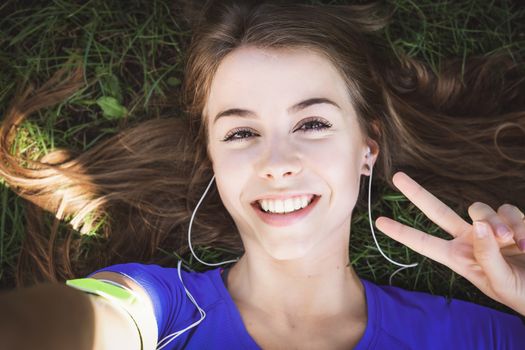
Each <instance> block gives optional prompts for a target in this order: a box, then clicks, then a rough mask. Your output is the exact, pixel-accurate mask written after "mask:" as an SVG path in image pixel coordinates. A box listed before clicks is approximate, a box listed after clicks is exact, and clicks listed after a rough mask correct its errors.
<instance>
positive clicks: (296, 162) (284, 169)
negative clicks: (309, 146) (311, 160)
mask: <svg viewBox="0 0 525 350" xmlns="http://www.w3.org/2000/svg"><path fill="white" fill-rule="evenodd" d="M301 170H302V162H301V157H300V156H299V154H298V152H297V150H295V149H294V148H293V147H291V146H290V145H284V144H283V143H281V144H280V145H277V144H275V143H274V144H273V145H270V146H269V149H268V150H266V151H265V152H264V154H263V155H262V157H261V160H260V162H259V174H260V176H261V177H263V178H265V179H280V178H284V177H285V176H295V175H297V174H298V173H299V172H301Z"/></svg>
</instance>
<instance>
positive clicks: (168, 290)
mask: <svg viewBox="0 0 525 350" xmlns="http://www.w3.org/2000/svg"><path fill="white" fill-rule="evenodd" d="M373 10H374V9H373V8H372V7H369V6H364V7H359V6H315V7H314V6H306V5H299V4H287V5H283V4H273V3H265V2H262V3H261V2H253V3H252V2H246V1H238V2H233V1H228V2H224V1H219V2H214V3H211V5H209V6H206V7H205V10H204V12H203V13H202V20H201V21H199V22H197V23H196V26H195V28H194V30H195V32H194V37H193V39H192V44H191V46H190V49H189V56H188V61H187V69H186V77H185V89H184V92H185V93H184V101H185V103H186V105H187V107H188V109H187V111H186V113H187V115H188V119H187V120H185V121H184V123H182V122H180V121H174V120H156V121H151V122H146V123H144V124H143V125H139V126H137V127H135V128H134V129H132V130H129V131H125V132H123V133H122V134H121V135H118V137H115V138H113V139H111V140H109V141H107V142H105V143H103V144H101V145H100V146H97V147H94V148H93V149H91V150H89V151H88V152H86V154H83V155H80V156H79V157H77V158H75V159H70V158H71V156H69V155H67V154H65V153H60V152H56V153H54V154H52V155H51V156H48V157H47V158H46V159H45V160H43V161H42V162H40V163H39V165H40V168H39V169H37V170H33V171H32V172H29V171H28V170H27V169H23V168H22V167H21V166H20V165H18V163H17V161H16V159H15V158H9V157H10V156H9V155H8V152H7V151H8V150H9V148H8V146H9V145H10V143H9V142H10V140H11V139H12V138H11V136H12V135H11V128H10V127H8V126H12V125H16V124H17V123H19V122H20V120H22V119H23V117H24V116H25V115H26V114H28V113H29V112H31V111H33V110H34V108H33V107H34V106H38V107H41V106H43V105H46V104H49V103H51V101H56V100H59V99H60V98H63V97H64V96H66V95H67V94H68V93H70V92H71V91H72V90H73V89H74V88H75V86H74V84H73V85H68V84H69V81H70V80H67V79H65V80H64V81H62V82H61V83H59V82H58V81H54V82H53V83H50V84H49V85H48V86H46V87H44V89H43V90H41V91H40V93H37V94H36V95H35V96H33V97H29V95H26V96H23V97H22V98H21V99H20V100H19V102H18V103H17V104H15V107H16V108H15V107H14V108H12V109H11V111H10V113H8V115H7V117H6V120H5V121H4V128H3V130H2V135H1V136H2V147H3V150H4V154H5V157H4V162H3V164H2V175H3V176H4V177H5V178H6V179H7V181H8V182H9V183H11V184H13V185H17V186H19V187H18V189H19V193H20V194H21V195H22V196H24V197H25V198H28V199H30V200H31V201H32V202H33V203H38V204H39V205H40V206H41V207H43V208H45V209H47V210H51V211H53V212H56V213H57V218H58V219H60V218H63V217H66V216H67V215H74V219H73V223H74V226H75V229H78V230H80V231H81V232H82V230H83V229H84V230H85V228H84V227H81V226H82V225H81V224H82V223H84V221H83V220H84V219H85V217H86V215H87V213H88V212H94V213H96V214H99V215H101V213H102V210H101V208H102V207H103V205H106V206H107V207H108V208H110V209H113V212H112V210H107V211H108V212H109V213H110V214H112V213H115V214H117V213H119V211H117V208H122V207H121V206H122V205H123V204H124V203H125V204H127V205H128V206H130V207H131V208H132V210H136V211H135V213H140V214H141V215H142V214H144V215H143V216H140V218H136V220H143V221H142V226H139V227H140V229H137V230H133V231H131V232H128V235H127V236H124V230H123V229H120V232H122V235H123V236H122V237H123V241H122V243H121V242H119V241H118V240H117V241H111V240H110V242H112V243H113V244H114V246H115V247H117V248H118V249H121V250H120V251H126V249H124V248H123V244H124V242H125V241H124V240H127V243H128V245H129V246H130V248H129V249H130V250H133V249H134V250H140V249H146V250H147V249H148V248H149V247H157V246H158V245H159V244H161V243H162V244H164V243H172V244H173V242H176V243H177V244H179V245H180V246H183V244H185V243H184V241H183V239H184V240H186V239H187V243H186V244H187V246H188V248H189V249H191V250H192V252H193V249H192V244H193V245H202V244H210V243H213V244H217V245H220V246H223V247H229V248H236V249H237V250H239V251H240V252H242V254H240V257H239V258H238V259H237V260H235V261H233V262H234V264H233V265H231V267H229V268H227V269H223V268H219V267H215V268H214V269H211V270H209V271H206V272H203V273H196V272H187V271H184V270H182V269H181V265H180V262H179V265H178V267H177V268H175V267H161V266H159V265H155V264H138V263H128V264H116V265H111V266H108V267H105V268H103V269H100V270H98V271H96V272H94V273H92V274H90V276H89V277H90V278H93V279H94V280H73V281H70V282H69V284H70V285H71V286H72V287H76V289H81V290H84V291H87V292H91V293H90V294H84V293H80V292H78V291H76V290H74V289H72V288H69V287H64V286H60V285H58V284H57V285H52V286H47V287H45V288H44V287H40V290H39V287H36V288H34V289H33V290H31V291H26V292H25V294H24V293H22V292H20V293H11V294H10V295H5V296H4V298H2V299H0V302H1V303H3V305H2V309H3V310H6V312H5V313H4V316H3V320H4V324H3V326H2V327H0V329H2V330H3V331H4V334H5V335H6V337H5V338H4V339H7V340H6V342H8V341H9V339H11V341H13V344H18V345H20V344H21V342H23V341H26V342H30V341H31V340H30V339H24V340H23V341H22V340H21V339H22V337H21V336H20V335H21V334H22V333H21V331H20V330H19V329H18V328H17V327H16V326H13V325H12V324H10V323H8V322H7V320H8V319H10V318H9V317H12V318H11V319H19V320H23V319H26V318H27V319H36V318H38V317H39V316H38V315H35V314H40V315H43V314H44V313H46V312H53V314H54V315H56V316H55V317H54V318H53V319H54V320H56V322H55V323H52V322H48V321H47V323H46V322H41V323H38V322H37V321H34V324H35V325H36V324H38V327H37V326H34V329H35V332H36V329H39V330H40V331H41V332H42V334H40V337H39V338H35V339H38V341H39V342H38V344H39V346H40V347H42V344H48V343H47V342H49V344H52V345H49V346H50V347H55V348H57V347H59V346H63V347H65V348H67V347H71V346H74V347H76V348H81V347H83V348H141V347H142V348H146V349H149V348H155V347H157V348H158V349H161V348H163V349H177V348H190V349H191V348H193V349H201V348H228V349H232V348H247V349H256V348H265V349H266V348H268V349H274V348H283V347H286V348H312V349H314V348H315V349H349V348H355V349H443V348H454V349H518V348H522V347H523V346H524V344H525V325H524V324H523V322H522V321H521V320H520V319H519V318H518V317H516V316H512V315H508V314H505V313H502V312H499V311H495V310H491V309H488V308H486V307H482V306H479V305H475V304H472V303H468V302H463V301H460V300H446V299H445V298H443V297H438V296H432V295H427V294H424V293H419V292H410V291H406V290H402V289H399V288H395V287H386V286H378V285H375V284H373V283H371V282H369V281H367V280H364V279H362V278H359V276H357V274H356V273H355V271H354V269H353V267H352V265H351V264H350V262H349V244H350V237H351V235H352V233H351V232H350V227H351V220H352V214H353V211H354V209H355V207H356V204H358V198H359V197H360V192H361V191H360V189H361V188H362V187H363V184H365V179H363V178H362V176H365V177H370V180H369V181H371V176H372V174H373V173H374V172H375V173H376V174H377V176H378V177H379V178H381V179H383V180H384V181H386V182H387V183H389V184H391V185H392V186H395V188H397V189H398V190H400V191H401V192H402V193H403V194H405V195H406V197H407V198H408V199H409V200H411V201H412V202H413V203H414V204H415V205H416V206H417V207H418V208H420V209H421V210H422V211H423V212H424V213H425V214H426V215H427V216H428V217H429V218H430V219H431V220H432V221H434V222H435V223H436V224H437V225H439V226H440V227H441V228H442V229H443V230H445V231H446V232H448V233H449V234H450V235H451V236H452V239H451V240H442V239H439V238H436V237H434V236H431V235H429V234H426V233H424V232H421V231H419V230H416V229H414V228H411V227H408V226H406V225H403V224H401V223H398V222H396V221H394V220H391V219H389V218H387V217H380V218H378V219H377V220H375V222H374V223H375V224H376V227H377V228H378V229H380V230H381V231H382V232H384V233H386V234H387V235H389V236H390V237H392V238H394V239H396V240H398V241H400V242H402V243H404V244H406V245H407V246H409V247H410V248H412V249H414V250H416V251H418V252H420V253H421V254H424V255H426V256H428V257H430V258H432V259H434V260H436V261H438V262H440V263H443V264H445V265H447V266H448V267H450V268H451V269H452V270H454V271H456V272H457V273H459V274H461V275H462V276H464V277H465V278H467V279H468V280H469V281H471V282H472V283H473V284H474V285H476V286H477V287H478V288H479V289H480V290H481V291H483V292H484V293H485V294H486V295H488V296H490V297H491V298H493V299H495V300H497V301H499V302H501V303H503V304H505V305H507V306H508V307H510V308H512V309H514V310H515V311H516V312H518V313H520V314H522V315H525V253H524V251H525V220H524V214H523V207H524V206H525V202H524V196H523V194H524V193H525V191H524V186H525V184H524V181H523V161H521V162H520V161H519V160H516V159H515V156H516V155H519V154H522V153H523V148H521V149H516V147H515V145H519V142H514V143H512V141H515V140H518V137H519V136H516V135H515V134H507V136H506V138H505V140H504V141H506V143H505V144H507V145H509V144H510V145H511V146H509V147H507V148H505V149H504V151H505V152H502V154H505V156H502V155H501V154H498V153H497V152H496V149H497V150H498V151H500V148H498V143H497V142H496V144H495V145H494V146H493V145H492V144H491V143H489V145H488V146H487V143H486V142H485V140H486V139H487V137H489V135H490V136H492V135H494V133H496V136H497V135H498V133H500V132H501V130H502V129H501V127H502V125H503V124H504V123H506V124H505V125H511V126H512V125H514V126H518V127H523V126H525V114H524V111H523V107H525V106H524V105H523V92H524V90H523V88H524V82H523V80H524V79H523V76H520V75H517V74H518V73H517V72H518V70H517V67H516V66H514V65H512V64H510V63H509V62H508V61H507V60H505V59H503V58H499V57H496V58H484V59H478V60H477V61H472V62H470V64H469V65H467V71H466V73H465V85H464V86H462V85H461V84H460V83H459V80H457V79H458V78H457V77H456V76H455V75H454V74H452V73H451V72H456V73H457V72H458V70H456V71H454V69H457V67H456V68H454V67H455V66H453V65H451V66H450V69H451V71H449V72H444V73H443V75H442V76H434V75H432V73H431V71H430V70H428V69H427V68H426V67H425V66H424V65H422V64H420V63H418V62H416V61H414V60H410V59H408V58H403V59H402V60H401V61H396V60H395V59H394V56H393V55H391V54H389V53H388V52H387V51H386V49H384V47H382V46H381V45H380V43H379V41H378V37H377V36H374V34H373V33H374V32H375V31H376V30H378V29H379V28H380V27H381V26H382V23H381V22H380V21H378V20H377V18H374V17H373V16H371V15H372V14H373V13H374V11H373ZM498 70H499V71H498ZM495 72H499V73H503V74H502V75H501V76H504V77H505V79H492V77H494V74H496V73H495ZM447 74H448V75H447ZM498 77H500V75H498ZM487 82H492V83H493V84H494V85H492V93H493V94H492V95H491V96H490V97H487V96H486V95H484V94H482V93H483V92H484V91H486V89H487V86H486V83H487ZM498 82H499V84H500V85H497V84H498ZM54 83H56V84H57V87H53V86H52V85H53V84H54ZM478 93H479V95H478V96H476V94H478ZM482 97H483V98H482ZM475 120H479V122H478V123H474V121H475ZM183 127H185V128H183ZM467 130H468V132H467ZM521 137H522V135H521ZM180 140H183V142H182V141H180ZM437 141H439V142H437ZM507 141H508V142H507ZM489 146H490V147H489ZM62 152H63V151H62ZM509 154H512V155H513V156H512V157H510V156H509ZM488 160H490V161H491V163H489V162H488ZM116 161H118V162H119V163H118V165H116ZM108 164H109V165H108ZM94 169H97V170H96V171H95V170H94ZM395 169H410V170H411V171H408V170H407V172H406V173H405V172H400V171H399V172H396V171H395ZM502 169H504V171H502ZM118 170H121V171H120V172H119V171H118ZM122 170H125V171H122ZM90 171H92V172H93V173H90ZM412 173H413V174H416V175H417V177H419V178H421V179H425V176H426V178H427V180H426V181H427V182H428V184H429V186H428V188H427V187H426V186H421V185H420V184H419V183H418V182H416V181H414V180H413V179H412V176H409V174H412ZM117 174H118V177H116V176H117ZM146 176H148V177H149V179H148V180H146ZM414 177H415V176H414ZM42 179H47V180H48V181H39V180H42ZM141 181H142V182H141ZM511 181H513V182H512V183H511ZM436 184H439V186H441V187H439V186H437V185H436ZM89 186H91V187H89ZM148 186H149V187H148ZM135 187H140V188H141V189H142V190H141V191H142V192H141V191H139V190H138V189H136V188H135ZM214 187H215V188H216V190H215V191H214V190H213V188H214ZM210 188H212V191H214V192H212V193H211V196H209V197H207V201H206V202H205V203H204V204H202V208H201V209H199V207H200V205H201V203H202V201H203V200H204V198H205V197H206V195H207V193H208V190H209V189H210ZM511 188H514V191H510V189H511ZM369 189H370V187H369ZM125 191H127V192H125ZM184 191H186V192H184ZM139 193H140V194H142V196H140V195H139ZM432 193H435V194H437V195H436V196H434V195H433V194H432ZM126 195H127V197H126ZM364 196H365V197H364V198H362V200H365V199H367V198H368V199H370V197H369V196H370V192H369V193H368V195H366V194H364ZM95 197H96V200H94V198H95ZM438 198H442V199H447V200H448V201H449V202H450V203H454V204H455V206H456V208H455V209H456V210H457V208H466V207H467V206H468V214H469V216H470V218H471V219H472V223H471V222H466V221H465V220H463V219H462V218H461V217H460V216H459V215H457V214H456V211H455V210H453V209H452V208H450V207H449V206H447V205H446V204H444V203H443V202H442V201H441V200H440V199H438ZM139 199H140V200H139ZM503 200H504V201H503ZM210 202H211V204H210ZM119 206H120V207H119ZM188 207H189V209H188ZM197 209H199V211H197ZM368 209H370V208H368ZM132 210H131V209H130V211H129V212H125V211H124V210H122V209H121V212H122V213H125V214H128V213H130V212H133V211H132ZM177 211H178V212H177ZM181 213H185V214H181ZM369 213H370V211H369ZM122 215H123V214H122ZM190 215H191V217H190ZM110 216H112V215H110ZM121 217H123V216H121ZM95 218H96V216H95ZM118 218H119V217H118V216H116V218H115V219H114V221H112V222H114V223H118ZM182 219H184V220H187V219H189V220H187V221H186V223H189V227H188V230H187V237H186V231H183V230H182V228H185V227H184V224H183V220H182ZM369 219H370V228H371V234H373V233H374V231H373V230H374V228H373V223H372V218H371V217H370V216H369ZM130 220H133V219H131V218H130ZM194 220H195V223H196V225H195V226H194V227H192V223H193V221H194ZM199 221H200V223H199ZM128 225H129V226H126V227H132V226H133V227H137V226H136V225H133V222H132V221H130V223H129V224H128ZM192 229H193V230H192ZM115 232H119V229H114V231H111V233H112V234H116V233H115ZM170 234H171V235H173V236H172V237H171V238H169V239H168V238H166V237H168V236H169V235H170ZM117 237H119V236H118V235H117ZM39 242H40V243H39ZM32 244H34V245H33V246H29V247H26V250H29V251H32V252H33V254H32V255H31V254H30V255H29V256H31V257H32V259H33V260H34V261H40V267H37V269H39V270H38V271H40V272H41V273H42V272H43V273H44V275H46V274H47V276H56V275H60V273H59V272H57V271H53V273H50V272H49V271H50V270H49V269H46V268H45V266H51V265H52V266H53V268H56V266H60V268H62V269H64V271H66V272H67V266H68V264H59V263H57V261H52V260H50V259H49V257H47V258H48V259H47V260H46V259H45V256H42V255H40V256H39V255H38V253H34V252H36V251H38V249H36V248H38V244H45V243H43V240H42V239H41V240H40V241H36V243H34V242H33V243H32ZM140 244H145V248H142V247H141V246H140ZM117 248H115V250H116V251H119V250H118V249H117ZM63 252H67V249H65V250H63ZM196 258H197V259H199V258H198V257H196ZM33 260H30V259H28V260H27V261H29V262H31V261H33ZM42 261H44V262H43V263H42ZM51 262H53V264H50V263H51ZM58 262H59V261H58ZM229 262H232V261H229ZM46 264H47V265H46ZM217 265H219V264H210V266H217ZM42 266H43V267H42ZM37 269H35V271H36V270H37ZM66 272H63V271H62V273H63V275H66V276H67V273H66ZM44 296H45V297H44ZM36 299H40V300H39V301H33V300H36ZM57 304H60V305H62V306H63V308H66V307H65V306H64V305H69V306H68V307H69V310H61V309H60V308H59V310H56V307H55V306H56V305H57ZM27 305H31V308H28V307H27ZM20 310H26V311H27V312H28V313H29V312H30V311H29V310H32V312H31V316H23V315H25V314H24V312H25V311H20ZM39 310H44V311H41V312H38V311H39ZM74 310H76V311H74ZM71 314H75V316H73V315H71ZM79 314H82V315H85V317H78V315H79ZM21 315H22V316H21ZM64 315H66V316H64ZM68 315H70V316H68ZM41 317H42V320H44V319H46V320H48V319H49V317H48V314H47V315H46V318H44V316H41ZM62 317H63V318H62ZM61 319H64V320H65V321H63V323H62V326H60V327H62V328H58V329H59V331H56V329H57V326H56V325H57V324H59V322H60V321H59V320H61ZM44 324H45V325H44ZM53 325H54V326H53ZM27 327H29V328H31V327H30V326H27ZM47 328H49V329H54V330H55V331H51V330H50V331H43V329H47ZM17 329H18V330H17ZM26 332H28V331H27V329H26V328H24V333H23V334H26ZM66 333H67V336H59V335H58V334H66ZM28 338H29V337H28ZM24 344H25V343H24Z"/></svg>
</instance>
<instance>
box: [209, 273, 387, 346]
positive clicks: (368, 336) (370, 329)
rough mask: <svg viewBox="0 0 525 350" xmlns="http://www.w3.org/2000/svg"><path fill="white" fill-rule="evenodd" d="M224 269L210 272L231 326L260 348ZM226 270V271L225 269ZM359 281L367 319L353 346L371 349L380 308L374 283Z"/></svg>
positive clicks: (251, 343) (246, 343)
mask: <svg viewBox="0 0 525 350" xmlns="http://www.w3.org/2000/svg"><path fill="white" fill-rule="evenodd" d="M223 270H224V268H221V267H220V268H216V269H214V270H212V271H210V272H212V280H213V283H214V284H215V287H216V288H217V290H218V291H219V294H220V295H221V297H222V299H223V300H224V301H225V302H226V304H227V309H228V313H229V315H230V317H231V318H232V319H233V323H232V324H233V326H234V328H235V329H234V331H235V334H237V335H238V336H240V339H241V341H242V342H243V343H244V344H245V345H247V346H249V348H257V349H261V347H260V346H259V345H258V344H257V343H256V342H255V340H254V339H253V338H252V336H251V335H250V333H248V329H247V328H246V326H245V325H244V322H243V320H242V317H241V313H240V311H239V309H238V308H237V305H236V304H235V302H234V301H233V299H232V297H231V295H230V292H229V291H228V289H227V288H226V285H225V281H224V280H223V278H225V277H226V276H224V277H223V276H222V274H221V272H222V271H223ZM227 272H228V271H227ZM360 280H361V282H362V283H363V286H364V288H365V300H366V304H367V308H366V311H367V320H366V328H365V332H364V333H363V336H362V337H361V339H359V342H358V343H357V344H356V346H355V347H354V350H364V349H372V348H373V347H371V345H372V343H373V341H374V339H375V338H376V337H375V335H377V333H378V332H376V331H375V328H376V325H377V324H379V322H380V319H379V318H380V315H381V313H380V310H379V306H380V305H379V303H378V300H376V294H375V290H374V285H373V284H372V283H371V282H369V281H367V280H365V279H362V278H360Z"/></svg>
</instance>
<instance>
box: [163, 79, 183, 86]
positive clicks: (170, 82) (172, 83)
mask: <svg viewBox="0 0 525 350" xmlns="http://www.w3.org/2000/svg"><path fill="white" fill-rule="evenodd" d="M166 82H167V83H168V85H169V86H179V85H180V80H179V79H178V78H175V77H169V78H168V80H167V81H166Z"/></svg>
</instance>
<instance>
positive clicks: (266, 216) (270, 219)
mask: <svg viewBox="0 0 525 350" xmlns="http://www.w3.org/2000/svg"><path fill="white" fill-rule="evenodd" d="M320 198H321V196H318V195H313V197H312V198H311V199H310V201H309V202H308V204H307V205H306V206H305V207H304V208H300V209H291V208H288V210H285V209H283V207H282V206H281V207H279V208H275V207H273V208H272V205H270V206H268V204H267V203H266V205H265V206H266V209H267V210H264V209H263V207H262V206H263V205H262V204H261V203H260V201H256V202H254V203H252V204H251V206H252V208H254V209H255V211H256V213H257V215H258V216H259V218H260V219H261V220H262V221H264V222H265V223H267V224H268V225H271V226H287V225H291V224H293V223H295V222H297V221H299V220H301V219H302V218H304V217H305V216H307V215H308V214H309V213H310V212H311V211H312V209H313V208H314V207H315V206H316V204H317V202H319V199H320ZM289 210H291V211H289ZM282 211H284V212H282Z"/></svg>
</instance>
